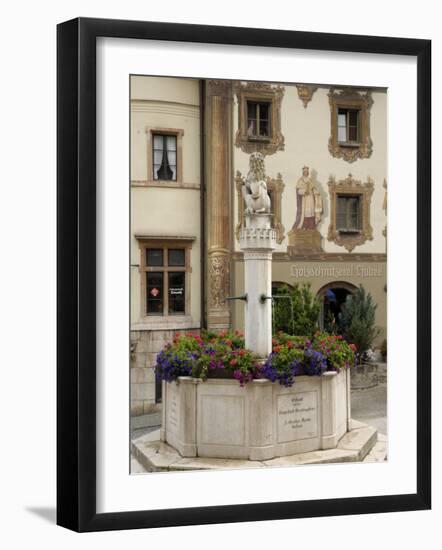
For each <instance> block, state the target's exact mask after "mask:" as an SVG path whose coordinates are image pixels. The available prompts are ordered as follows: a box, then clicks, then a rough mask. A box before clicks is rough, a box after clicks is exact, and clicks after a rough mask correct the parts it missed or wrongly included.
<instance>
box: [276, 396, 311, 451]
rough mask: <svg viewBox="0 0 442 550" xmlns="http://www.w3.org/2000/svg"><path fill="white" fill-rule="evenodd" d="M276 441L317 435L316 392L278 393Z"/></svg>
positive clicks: (294, 439) (284, 441)
mask: <svg viewBox="0 0 442 550" xmlns="http://www.w3.org/2000/svg"><path fill="white" fill-rule="evenodd" d="M277 422H278V443H286V442H288V441H296V440H298V439H308V438H311V437H317V435H318V392H317V391H307V392H298V393H295V394H291V395H289V394H287V395H280V396H279V397H278V403H277Z"/></svg>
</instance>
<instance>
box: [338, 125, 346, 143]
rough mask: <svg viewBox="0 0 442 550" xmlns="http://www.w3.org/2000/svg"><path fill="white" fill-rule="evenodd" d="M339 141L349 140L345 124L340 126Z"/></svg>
mask: <svg viewBox="0 0 442 550" xmlns="http://www.w3.org/2000/svg"><path fill="white" fill-rule="evenodd" d="M338 141H341V142H345V141H347V130H346V128H345V126H343V127H342V126H338Z"/></svg>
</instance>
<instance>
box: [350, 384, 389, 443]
mask: <svg viewBox="0 0 442 550" xmlns="http://www.w3.org/2000/svg"><path fill="white" fill-rule="evenodd" d="M351 416H352V418H354V419H355V420H359V421H360V422H365V424H369V425H370V426H373V427H374V428H377V430H378V432H379V433H381V434H384V435H387V431H388V430H387V384H378V385H377V386H375V387H374V388H369V389H366V390H352V391H351Z"/></svg>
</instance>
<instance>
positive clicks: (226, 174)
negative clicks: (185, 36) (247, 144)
mask: <svg viewBox="0 0 442 550" xmlns="http://www.w3.org/2000/svg"><path fill="white" fill-rule="evenodd" d="M206 101H207V111H206V112H207V124H206V131H207V138H208V139H207V142H206V145H207V146H208V147H207V149H206V158H207V172H206V180H207V210H206V212H207V217H206V219H207V248H208V251H207V325H208V328H209V329H212V330H222V329H227V328H229V327H230V306H229V302H227V301H226V298H227V297H228V296H229V295H230V245H231V243H230V240H231V230H230V225H231V224H230V205H231V197H230V195H231V191H230V187H231V181H232V177H231V172H232V160H231V156H232V153H231V149H232V145H231V144H232V123H231V120H232V84H231V82H230V81H227V80H208V81H207V87H206Z"/></svg>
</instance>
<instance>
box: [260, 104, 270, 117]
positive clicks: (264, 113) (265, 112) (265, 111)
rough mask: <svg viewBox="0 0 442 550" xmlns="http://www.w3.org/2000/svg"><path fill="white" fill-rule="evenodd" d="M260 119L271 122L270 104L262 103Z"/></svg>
mask: <svg viewBox="0 0 442 550" xmlns="http://www.w3.org/2000/svg"><path fill="white" fill-rule="evenodd" d="M259 118H260V119H261V120H269V104H268V103H260V104H259Z"/></svg>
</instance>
